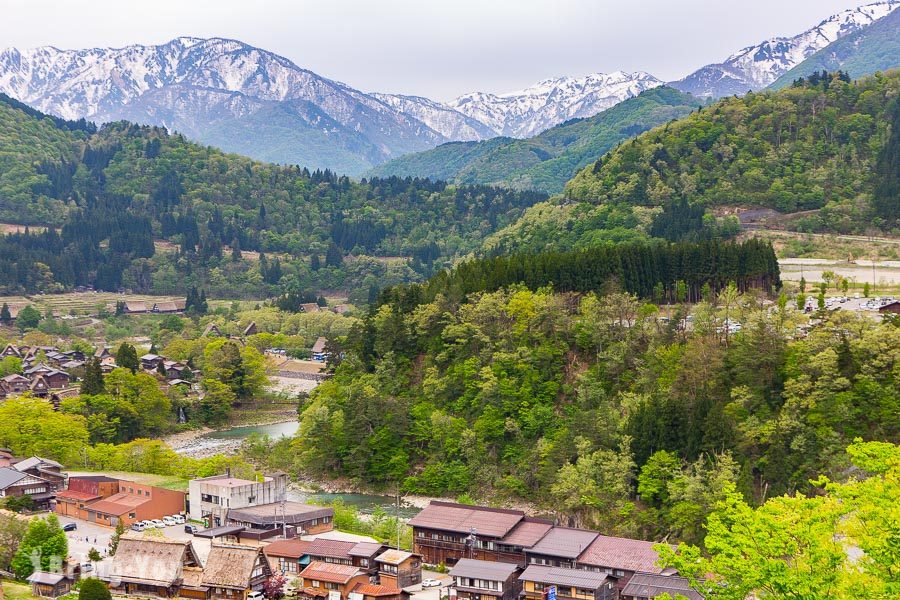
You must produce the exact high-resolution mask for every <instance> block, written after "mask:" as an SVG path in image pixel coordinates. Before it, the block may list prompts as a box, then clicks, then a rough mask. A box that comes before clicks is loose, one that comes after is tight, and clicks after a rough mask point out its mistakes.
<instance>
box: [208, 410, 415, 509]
mask: <svg viewBox="0 0 900 600" xmlns="http://www.w3.org/2000/svg"><path fill="white" fill-rule="evenodd" d="M299 428H300V423H299V422H298V421H286V422H283V423H270V424H269V425H248V426H245V427H233V428H231V429H225V430H222V431H211V432H209V433H206V434H204V435H202V436H200V437H199V438H197V439H196V440H195V441H194V442H193V448H194V449H195V450H196V449H198V448H202V449H203V450H205V451H214V450H221V451H225V450H227V449H228V448H233V447H235V446H236V445H238V444H240V443H241V442H242V441H243V440H244V439H246V438H247V437H248V436H249V435H251V434H254V433H258V434H260V435H266V436H269V437H270V438H280V437H282V436H292V435H294V434H295V433H297V430H298V429H299ZM288 500H294V501H296V502H315V503H322V502H324V503H331V502H334V501H335V500H342V501H343V502H344V503H345V504H347V505H348V506H354V507H356V508H357V510H359V512H360V513H362V514H372V513H373V512H375V511H376V510H378V509H381V510H383V511H385V512H386V513H388V514H390V515H394V514H399V515H400V517H402V518H410V517H413V516H414V515H415V514H416V513H418V512H419V509H418V508H417V507H415V506H413V505H412V504H409V503H405V502H403V499H402V498H401V500H400V508H399V511H398V509H397V507H396V500H395V499H394V498H393V497H392V496H380V495H376V494H356V493H331V492H307V491H303V490H297V489H291V490H289V491H288Z"/></svg>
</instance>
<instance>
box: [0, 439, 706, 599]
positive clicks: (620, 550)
mask: <svg viewBox="0 0 900 600" xmlns="http://www.w3.org/2000/svg"><path fill="white" fill-rule="evenodd" d="M287 490H288V476H287V474H285V473H281V472H274V473H267V474H265V475H261V476H259V477H257V478H256V479H255V480H250V479H241V478H239V477H235V476H232V474H231V473H230V472H228V471H226V472H225V473H221V474H217V475H213V476H209V477H202V478H197V479H193V480H191V481H190V482H189V484H188V490H187V491H186V492H185V491H179V490H171V489H166V488H162V487H156V486H151V485H146V484H141V483H136V482H134V481H127V480H124V479H119V478H116V477H113V476H110V475H107V474H103V473H93V472H69V473H67V472H65V471H64V470H63V467H62V465H60V464H59V463H57V462H55V461H52V460H49V459H45V458H41V457H29V458H23V457H16V456H13V455H12V453H11V452H9V451H8V450H5V449H0V497H4V498H7V499H9V498H16V497H23V496H26V495H27V496H30V497H31V499H32V500H33V501H34V503H35V504H34V511H33V513H34V514H35V515H37V516H36V517H35V518H43V516H44V515H46V514H51V513H52V514H54V515H55V516H56V518H57V519H58V520H59V522H60V524H61V526H62V529H63V531H65V532H66V536H67V539H68V547H69V553H68V556H67V557H66V558H65V559H64V560H61V561H59V568H58V569H51V570H48V571H44V570H35V572H34V573H32V574H31V576H29V577H28V582H29V584H30V586H31V592H32V594H33V596H36V597H45V598H57V597H60V596H64V595H66V594H68V593H71V592H72V590H73V589H74V587H75V586H76V585H77V582H78V581H79V580H80V579H82V578H86V577H96V578H99V579H100V580H101V581H102V582H104V584H106V586H107V587H108V588H109V589H110V591H111V593H112V594H113V595H114V596H117V597H124V598H190V599H194V600H211V599H236V600H255V599H259V598H262V597H263V595H265V596H266V597H269V598H271V597H281V596H290V597H296V598H301V599H303V600H319V599H325V598H327V599H328V600H439V599H441V598H451V599H457V598H458V599H462V600H516V599H520V598H521V599H524V600H552V599H553V598H566V599H571V600H617V599H621V600H645V599H646V600H649V599H650V598H655V597H657V596H658V595H660V594H663V593H669V594H671V595H672V597H675V594H681V595H683V596H684V597H686V598H690V599H691V600H701V599H702V596H700V595H699V594H698V593H697V592H696V591H693V590H691V589H690V587H689V585H688V580H687V579H685V578H683V577H680V576H678V574H677V572H675V571H674V570H672V569H662V568H660V567H659V566H658V564H657V563H658V560H659V557H658V555H657V552H656V550H654V547H653V546H654V544H653V543H652V542H645V541H639V540H633V539H626V538H620V537H611V536H607V535H603V534H601V533H600V532H597V531H592V530H589V529H579V528H571V527H563V526H559V525H557V524H555V523H554V522H553V521H552V520H549V519H543V518H537V517H533V516H528V515H526V513H525V512H523V511H521V510H513V509H502V508H492V507H486V506H473V505H468V504H459V503H455V502H445V501H436V500H433V501H431V502H430V503H429V504H428V505H427V506H426V507H425V508H424V509H422V510H421V511H420V512H419V513H418V514H417V515H415V516H413V517H412V519H410V520H409V521H408V523H407V524H405V525H404V526H408V527H410V528H411V529H412V540H413V542H412V547H411V548H401V547H399V546H398V545H397V544H396V543H392V542H393V540H386V541H379V540H376V539H374V538H371V537H366V536H361V535H356V534H351V533H347V532H342V531H339V530H337V529H336V528H335V526H334V509H333V508H332V507H329V506H318V505H310V504H304V503H300V502H295V501H291V500H289V499H288V496H287ZM22 518H27V517H24V516H23V517H22ZM397 539H398V540H399V539H400V537H399V531H398V538H397ZM91 557H93V558H94V559H95V560H91ZM98 557H99V559H100V560H96V559H97V558H98Z"/></svg>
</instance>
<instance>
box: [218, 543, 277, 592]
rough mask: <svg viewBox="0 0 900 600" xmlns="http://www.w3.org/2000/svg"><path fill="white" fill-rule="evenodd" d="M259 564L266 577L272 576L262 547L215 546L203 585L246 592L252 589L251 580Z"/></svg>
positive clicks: (240, 545)
mask: <svg viewBox="0 0 900 600" xmlns="http://www.w3.org/2000/svg"><path fill="white" fill-rule="evenodd" d="M257 563H259V564H260V565H262V567H263V569H264V571H265V574H266V576H267V577H268V576H269V575H271V572H270V570H269V561H267V560H266V558H265V556H264V555H263V550H262V548H261V547H257V546H244V545H242V544H213V546H212V548H210V551H209V557H208V558H207V559H206V566H204V567H203V585H205V586H209V587H227V588H235V589H240V590H244V589H247V588H249V587H250V579H251V577H252V576H253V569H254V567H256V565H257Z"/></svg>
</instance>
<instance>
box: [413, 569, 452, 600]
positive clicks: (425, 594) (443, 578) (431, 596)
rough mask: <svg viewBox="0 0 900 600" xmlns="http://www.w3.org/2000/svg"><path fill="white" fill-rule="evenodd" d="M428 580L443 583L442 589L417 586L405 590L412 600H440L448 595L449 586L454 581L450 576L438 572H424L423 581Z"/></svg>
mask: <svg viewBox="0 0 900 600" xmlns="http://www.w3.org/2000/svg"><path fill="white" fill-rule="evenodd" d="M426 579H437V580H438V581H440V582H441V585H440V587H422V585H421V584H420V585H417V586H413V587H409V588H405V589H406V590H407V591H408V592H410V598H411V600H440V599H441V598H442V597H443V596H446V595H447V594H448V592H447V586H449V585H450V583H451V581H452V579H451V578H450V576H449V575H446V574H443V573H438V572H437V571H424V570H423V571H422V581H425V580H426Z"/></svg>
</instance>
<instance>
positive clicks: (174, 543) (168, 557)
mask: <svg viewBox="0 0 900 600" xmlns="http://www.w3.org/2000/svg"><path fill="white" fill-rule="evenodd" d="M200 566H201V563H200V559H199V557H198V556H197V553H196V552H195V551H194V546H193V545H192V544H191V542H190V541H189V540H175V539H172V538H147V537H132V536H131V535H129V534H126V535H124V536H122V538H121V539H120V540H119V546H118V548H117V549H116V554H115V556H113V558H112V561H111V564H110V565H109V569H108V570H107V572H106V573H105V574H104V575H102V576H101V579H102V580H103V581H106V582H107V583H108V584H109V587H110V589H111V590H112V592H113V594H125V595H135V596H144V597H147V596H149V597H151V598H171V597H173V596H176V595H178V593H179V591H180V588H181V586H182V584H183V582H184V571H185V568H187V567H200Z"/></svg>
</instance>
